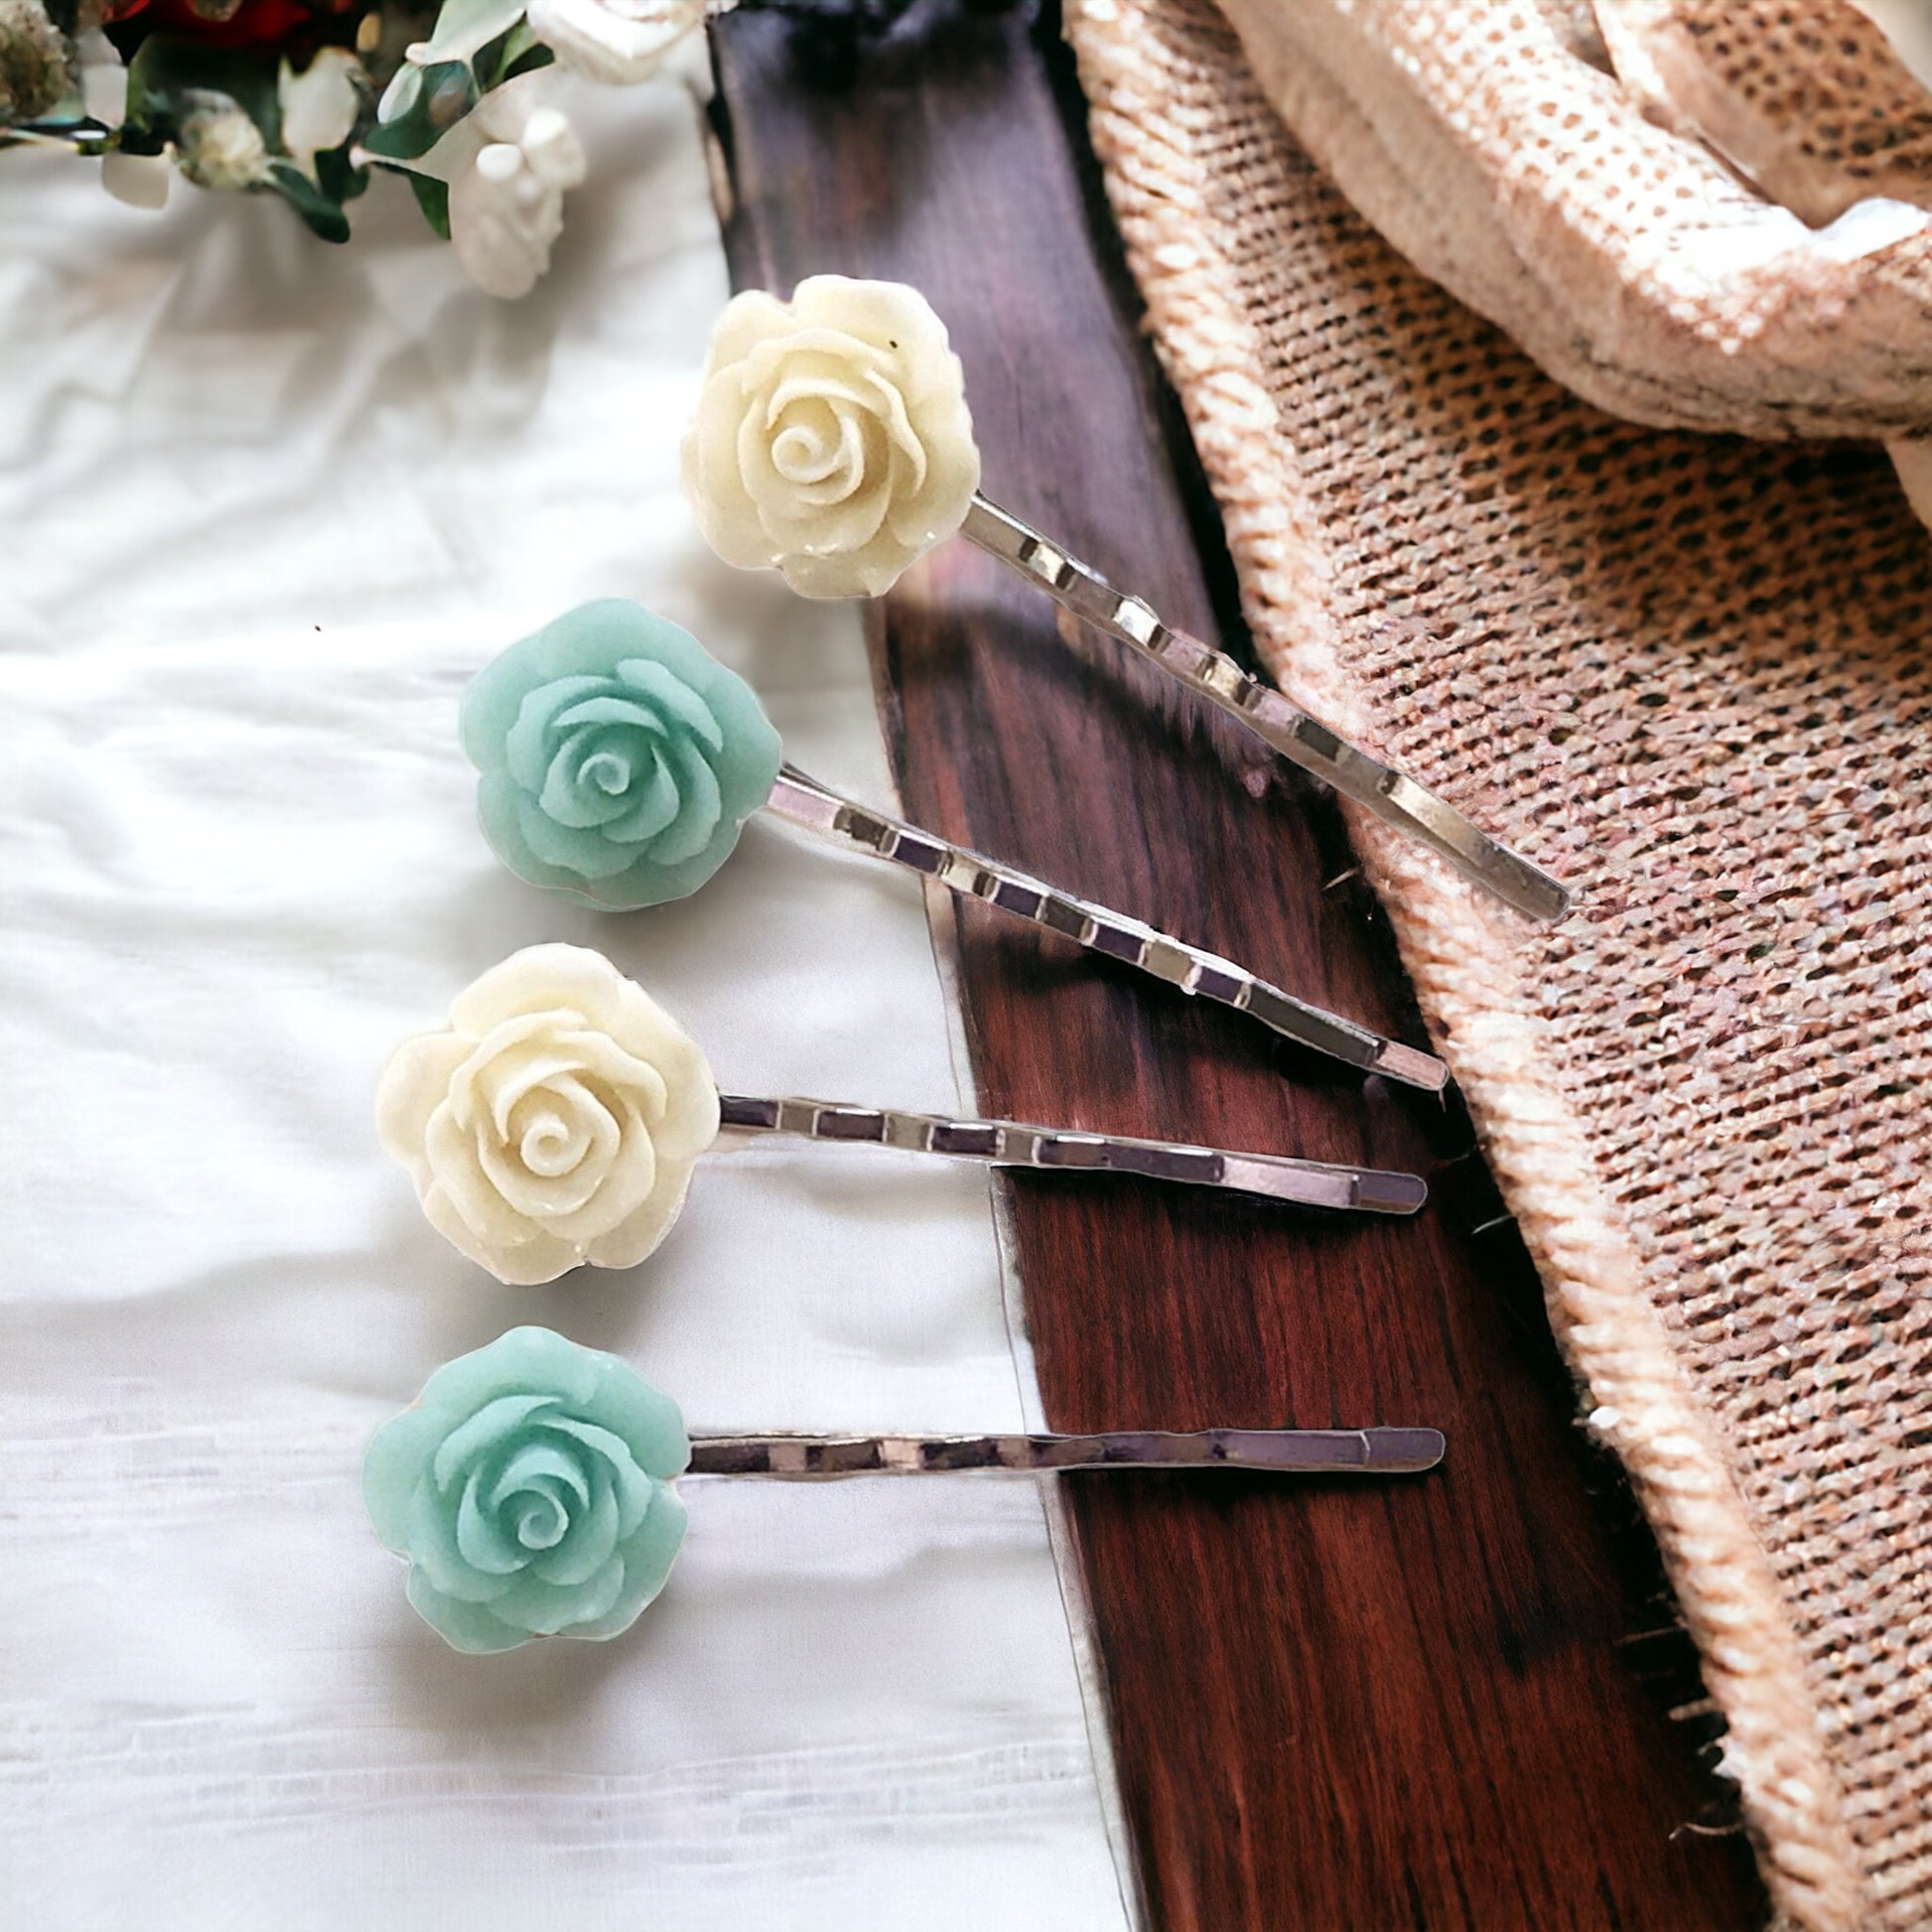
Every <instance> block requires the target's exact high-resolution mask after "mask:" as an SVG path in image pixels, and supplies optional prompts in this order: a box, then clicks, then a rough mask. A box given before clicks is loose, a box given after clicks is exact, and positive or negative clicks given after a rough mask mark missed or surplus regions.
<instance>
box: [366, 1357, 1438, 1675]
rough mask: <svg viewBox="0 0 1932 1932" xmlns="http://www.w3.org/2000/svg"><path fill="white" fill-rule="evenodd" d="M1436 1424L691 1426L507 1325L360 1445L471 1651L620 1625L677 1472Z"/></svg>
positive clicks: (1370, 1436) (1105, 1449)
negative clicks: (900, 1428) (1164, 1429)
mask: <svg viewBox="0 0 1932 1932" xmlns="http://www.w3.org/2000/svg"><path fill="white" fill-rule="evenodd" d="M1444 1447H1445V1445H1444V1441H1443V1437H1442V1435H1441V1433H1440V1432H1439V1431H1437V1430H1434V1429H1310V1430H1299V1429H1209V1430H1201V1431H1197V1432H1194V1433H1191V1434H1184V1435H1168V1434H1162V1433H1158V1432H1138V1431H1136V1432H1121V1433H1112V1434H1105V1435H1098V1436H938V1437H919V1436H789V1435H786V1436H718V1437H702V1436H701V1437H697V1438H695V1439H694V1438H692V1437H690V1436H689V1435H687V1434H686V1433H685V1427H684V1418H683V1417H682V1415H680V1414H679V1412H678V1408H677V1405H676V1403H674V1402H673V1401H672V1400H671V1399H670V1397H669V1396H667V1395H665V1394H663V1393H662V1392H661V1391H660V1390H658V1389H656V1388H653V1387H652V1386H651V1384H650V1383H648V1382H646V1381H645V1380H644V1378H643V1377H642V1376H641V1375H639V1374H638V1373H637V1371H636V1370H635V1369H634V1368H632V1367H631V1366H630V1364H629V1363H628V1362H626V1361H625V1360H623V1358H622V1357H621V1356H619V1355H611V1354H606V1353H604V1352H603V1351H602V1350H599V1349H593V1348H584V1347H580V1346H579V1345H578V1344H577V1343H576V1342H572V1341H567V1340H565V1338H564V1337H563V1336H562V1335H559V1334H555V1333H553V1332H552V1331H551V1330H550V1329H548V1328H535V1327H530V1328H512V1329H511V1330H510V1331H509V1333H507V1334H505V1335H501V1336H499V1337H498V1338H497V1339H496V1340H495V1341H493V1342H491V1343H489V1345H488V1346H487V1347H484V1348H480V1349H477V1350H476V1351H475V1352H473V1353H471V1354H468V1355H461V1356H459V1357H458V1358H457V1359H456V1360H455V1361H453V1362H447V1363H445V1364H444V1366H443V1367H441V1368H439V1369H438V1370H437V1371H436V1372H435V1374H433V1375H432V1376H431V1377H430V1378H429V1381H428V1382H427V1383H426V1384H425V1385H424V1388H423V1392H422V1394H421V1395H419V1396H418V1397H417V1399H416V1401H415V1403H414V1404H413V1406H411V1407H410V1408H408V1409H406V1410H404V1411H403V1413H402V1414H401V1415H399V1416H396V1417H394V1418H393V1419H392V1420H391V1421H389V1422H388V1423H386V1424H384V1425H383V1427H382V1428H381V1429H379V1430H378V1431H377V1432H376V1434H375V1437H374V1439H373V1440H372V1441H371V1442H370V1444H369V1447H368V1449H367V1451H366V1453H365V1455H364V1457H363V1462H362V1493H363V1498H364V1501H365V1502H366V1504H367V1506H368V1511H369V1520H370V1521H371V1523H373V1525H374V1526H375V1531H376V1534H377V1536H379V1537H380V1538H381V1540H382V1542H383V1543H384V1544H385V1545H386V1546H387V1547H388V1548H389V1549H390V1550H392V1551H393V1552H394V1553H395V1554H396V1555H397V1556H399V1557H402V1558H404V1559H405V1560H406V1561H407V1562H408V1564H409V1579H408V1583H407V1585H406V1586H405V1589H406V1593H407V1595H408V1598H409V1601H410V1603H411V1604H412V1605H413V1606H414V1608H415V1610H416V1612H417V1614H418V1615H420V1616H421V1617H422V1618H423V1620H424V1621H425V1622H426V1623H428V1624H429V1625H430V1627H431V1628H432V1629H433V1630H435V1631H436V1632H437V1634H438V1635H439V1636H441V1637H442V1638H443V1639H444V1640H445V1641H446V1642H447V1643H449V1644H450V1645H451V1646H453V1647H454V1648H455V1649H457V1650H462V1651H469V1652H471V1653H473V1654H484V1653H488V1652H492V1651H501V1650H513V1649H515V1648H516V1647H517V1646H518V1645H520V1644H525V1643H528V1642H529V1641H531V1639H532V1638H535V1637H556V1636H563V1637H577V1638H583V1639H588V1640H590V1641H593V1642H596V1641H602V1640H603V1639H606V1638H609V1637H615V1636H619V1635H621V1633H622V1632H623V1631H625V1630H627V1629H628V1628H629V1627H630V1625H631V1624H632V1623H634V1622H635V1621H636V1619H637V1617H638V1615H639V1614H640V1613H641V1612H642V1610H643V1609H644V1607H645V1605H646V1604H648V1603H649V1602H650V1601H651V1600H652V1598H654V1597H655V1596H656V1595H657V1594H658V1592H659V1591H660V1590H661V1589H662V1588H663V1587H664V1585H665V1582H666V1581H667V1580H668V1578H669V1576H670V1573H671V1566H672V1565H673V1564H674V1563H675V1562H676V1560H677V1554H678V1550H679V1547H680V1546H681V1544H682V1543H683V1540H684V1526H685V1506H684V1499H683V1498H682V1497H681V1496H680V1495H679V1494H678V1492H677V1489H676V1486H675V1485H676V1482H677V1479H678V1478H679V1477H680V1476H685V1475H691V1476H698V1475H703V1476H777V1477H780V1478H786V1479H792V1480H807V1481H810V1480H822V1479H827V1478H832V1477H839V1476H858V1475H937V1474H952V1473H957V1472H962V1471H969V1470H983V1469H1002V1470H1013V1471H1019V1472H1025V1473H1040V1474H1050V1473H1058V1472H1062V1471H1065V1470H1069V1469H1118V1468H1155V1469H1194V1470H1200V1469H1234V1470H1252V1471H1256V1472H1260V1473H1266V1474H1274V1475H1369V1476H1390V1475H1411V1474H1421V1473H1422V1472H1424V1471H1425V1470H1428V1469H1433V1468H1434V1467H1435V1466H1436V1465H1437V1463H1439V1462H1440V1461H1441V1460H1442V1458H1443V1451H1444Z"/></svg>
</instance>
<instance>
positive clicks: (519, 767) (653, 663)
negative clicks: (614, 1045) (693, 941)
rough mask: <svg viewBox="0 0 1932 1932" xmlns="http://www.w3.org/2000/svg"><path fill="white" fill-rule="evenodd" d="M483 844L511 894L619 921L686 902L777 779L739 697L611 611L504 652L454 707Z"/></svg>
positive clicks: (646, 621) (702, 660)
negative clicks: (627, 913)
mask: <svg viewBox="0 0 1932 1932" xmlns="http://www.w3.org/2000/svg"><path fill="white" fill-rule="evenodd" d="M462 733H463V749H464V751H465V752H466V753H467V754H468V755H469V758H470V761H471V763H473V764H474V765H475V766H476V767H477V769H478V770H479V771H480V772H481V773H482V774H483V775H482V778H481V781H480V782H479V785H478V789H477V802H478V807H479V809H480V811H481V812H482V815H483V834H484V836H485V837H486V838H487V839H488V841H489V844H490V847H491V849H492V850H493V851H494V852H495V854H496V856H497V857H498V858H499V859H501V860H502V862H503V863H504V865H506V866H508V867H509V869H510V871H512V872H513V873H515V874H516V876H517V877H518V878H519V879H523V880H527V881H528V882H529V883H530V884H531V885H533V886H547V887H550V888H551V889H553V890H555V891H558V892H565V893H572V894H575V895H576V896H577V897H581V898H588V899H590V900H592V901H593V902H594V903H596V904H598V905H603V906H609V907H612V908H614V909H617V910H632V909H635V908H636V907H639V906H645V905H661V904H663V903H664V902H665V901H666V900H669V899H678V898H684V897H687V896H688V895H690V894H692V893H695V892H696V891H697V890H698V888H699V887H700V886H702V885H703V884H704V883H705V881H706V880H708V879H709V878H710V877H711V875H712V874H713V873H715V872H716V871H717V870H718V868H719V867H720V866H722V865H723V864H724V863H725V861H726V860H727V859H729V858H730V857H731V855H732V848H733V847H734V846H736V845H737V843H738V835H739V832H740V830H741V829H742V828H743V826H744V823H745V821H746V819H748V818H749V817H750V816H751V815H752V813H753V812H755V811H756V810H757V809H758V808H759V806H760V805H761V804H763V803H764V801H765V799H766V798H768V797H769V796H770V793H771V787H772V784H773V782H774V781H775V780H776V778H777V776H778V765H779V761H780V756H781V755H780V752H779V747H778V734H777V732H776V731H774V730H773V729H772V726H771V721H770V720H769V719H768V718H766V717H765V715H764V710H763V707H762V706H761V705H760V704H759V701H758V698H757V696H756V695H755V694H754V692H753V690H752V688H751V686H750V685H748V684H747V683H746V682H745V680H744V679H743V678H741V677H739V676H738V675H737V674H736V673H735V672H732V671H729V670H727V669H726V668H725V666H724V665H722V664H721V663H719V662H718V660H717V659H716V658H715V657H713V656H712V655H711V653H710V652H709V651H708V650H706V649H705V647H704V646H703V645H702V644H701V643H699V642H698V640H697V639H696V638H695V637H693V636H692V635H691V633H690V632H689V631H688V630H681V629H679V628H678V626H677V625H676V624H674V623H671V622H669V621H666V620H665V619H663V618H659V617H654V616H652V614H651V613H650V612H648V611H646V610H644V609H642V608H641V607H640V606H638V605H635V604H630V603H626V602H624V601H623V600H621V599H617V598H611V599H607V600H605V601H604V602H602V603H597V604H585V605H580V606H579V607H578V608H577V609H576V610H574V611H570V612H567V613H566V614H565V615H564V616H563V617H561V618H559V619H557V621H555V622H554V623H550V624H546V625H545V626H544V628H543V629H541V630H539V631H538V632H537V633H536V634H535V635H534V636H532V637H525V638H524V639H523V641H522V642H521V643H517V644H512V645H511V646H510V648H509V649H508V650H506V651H505V652H504V653H503V654H502V655H501V656H500V657H498V658H497V659H496V660H495V662H494V663H492V664H490V665H489V666H488V667H487V668H486V669H485V670H484V671H483V673H482V674H481V675H480V676H479V677H478V678H477V679H476V680H475V681H474V682H473V683H472V684H471V686H470V688H469V690H468V691H467V692H466V693H465V695H464V700H463V721H462Z"/></svg>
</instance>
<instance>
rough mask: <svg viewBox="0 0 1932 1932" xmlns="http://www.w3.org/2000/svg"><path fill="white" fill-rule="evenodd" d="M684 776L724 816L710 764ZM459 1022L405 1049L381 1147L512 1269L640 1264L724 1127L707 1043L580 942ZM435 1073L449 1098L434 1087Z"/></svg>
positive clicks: (527, 961)
mask: <svg viewBox="0 0 1932 1932" xmlns="http://www.w3.org/2000/svg"><path fill="white" fill-rule="evenodd" d="M683 756H684V757H686V758H687V759H695V758H696V756H697V755H696V754H695V753H694V752H689V751H687V752H686V753H684V754H683ZM683 782H684V788H685V789H686V790H687V791H688V792H689V793H690V794H691V798H692V803H691V804H690V805H689V806H688V807H687V810H688V812H689V813H690V814H691V815H692V817H693V818H694V819H699V820H702V819H703V818H704V817H705V816H706V815H707V814H713V815H715V813H716V811H717V809H718V807H717V806H716V804H715V803H713V802H712V801H711V799H710V795H709V793H708V792H707V790H706V786H707V784H708V783H709V782H710V780H709V775H708V773H706V774H705V775H703V776H700V775H699V774H698V769H697V768H696V767H693V768H692V769H690V770H688V771H687V772H686V773H685V776H684V781H683ZM670 832H671V833H676V834H680V835H685V834H687V828H686V826H685V824H684V822H683V821H682V820H679V821H676V822H674V823H673V825H672V827H671V828H670ZM667 836H668V834H667ZM451 1020H452V1025H451V1027H450V1029H449V1031H448V1032H447V1033H444V1034H436V1035H425V1036H424V1038H421V1039H417V1040H411V1041H406V1042H404V1044H403V1045H402V1046H401V1047H399V1048H398V1049H397V1052H396V1055H395V1057H394V1058H393V1059H392V1061H391V1065H390V1069H389V1071H388V1072H386V1073H385V1074H384V1076H383V1082H382V1090H381V1101H380V1106H379V1117H380V1125H381V1127H382V1137H383V1144H384V1146H385V1147H386V1148H387V1149H388V1150H389V1152H390V1153H391V1154H392V1155H393V1156H395V1158H396V1159H397V1160H399V1161H400V1162H401V1163H402V1165H403V1166H404V1167H405V1168H406V1169H407V1170H408V1172H409V1174H410V1177H411V1179H412V1180H413V1181H414V1182H415V1185H416V1191H417V1194H418V1197H419V1199H420V1200H421V1202H422V1206H423V1211H424V1213H425V1214H426V1215H427V1216H428V1218H429V1220H430V1223H431V1225H432V1226H433V1227H435V1228H436V1229H437V1230H438V1231H439V1232H440V1233H442V1234H443V1235H444V1236H445V1237H446V1238H447V1239H448V1240H450V1241H451V1242H452V1243H453V1244H454V1245H455V1246H456V1247H458V1248H459V1249H461V1250H462V1252H463V1253H465V1254H466V1255H469V1256H471V1257H472V1258H473V1259H475V1260H477V1261H480V1262H481V1263H482V1264H483V1266H484V1267H485V1268H487V1269H488V1270H489V1271H490V1273H491V1274H493V1275H495V1276H496V1278H497V1279H498V1280H499V1281H504V1282H516V1283H537V1282H545V1281H553V1280H555V1279H556V1277H557V1276H559V1275H561V1274H564V1273H566V1272H567V1271H568V1270H569V1269H571V1268H573V1267H575V1266H577V1265H578V1264H580V1263H582V1262H585V1261H590V1262H592V1263H593V1264H594V1265H597V1266H602V1267H629V1266H633V1265H634V1264H635V1263H636V1262H638V1261H641V1260H642V1259H643V1258H644V1257H645V1256H646V1255H648V1254H649V1253H650V1252H651V1250H652V1249H654V1248H655V1247H656V1246H657V1244H658V1243H659V1242H660V1241H661V1240H662V1239H663V1238H664V1235H665V1234H666V1232H667V1231H668V1230H669V1228H670V1225H671V1223H672V1221H673V1220H674V1219H675V1218H676V1216H677V1212H678V1209H679V1207H680V1206H681V1205H682V1203H683V1200H684V1196H685V1191H686V1189H687V1187H688V1186H689V1184H690V1177H691V1169H692V1165H693V1163H694V1162H695V1161H696V1159H697V1157H698V1156H699V1155H700V1154H701V1153H702V1152H703V1151H704V1150H705V1148H707V1147H708V1146H710V1144H711V1143H712V1141H713V1140H714V1139H716V1137H717V1132H718V1091H717V1087H716V1085H715V1083H714V1082H713V1080H712V1077H711V1069H710V1067H709V1066H708V1065H707V1064H706V1062H705V1058H704V1055H703V1054H702V1053H701V1052H700V1051H699V1049H698V1046H697V1044H696V1042H695V1041H694V1040H692V1039H691V1038H690V1036H689V1035H686V1034H685V1033H684V1032H683V1031H682V1030H681V1029H680V1028H679V1027H678V1026H677V1024H676V1023H675V1022H674V1021H673V1020H672V1019H671V1018H670V1016H669V1015H668V1014H666V1013H665V1012H664V1010H663V1009H662V1008H661V1007H659V1006H658V1005H657V1003H656V1002H655V1001H654V1000H652V999H651V998H650V996H649V995H648V994H646V993H645V992H644V990H643V989H642V988H641V987H639V986H637V985H635V984H634V983H633V982H631V981H629V980H626V979H625V978H624V977H623V976H622V975H621V973H619V972H618V970H617V968H616V967H615V966H613V965H612V964H611V963H610V961H609V960H607V959H605V958H603V957H602V956H601V955H600V954H597V953H593V952H588V951H585V950H583V949H581V948H578V947H575V946H533V947H530V948H529V949H528V950H527V951H525V952H522V953H518V954H516V955H514V956H513V957H512V958H510V959H508V960H505V961H504V962H503V963H502V964H501V965H500V966H496V967H493V968H491V969H490V971H489V972H487V973H485V974H483V977H482V978H481V979H479V980H478V981H477V982H476V984H475V985H473V986H472V987H470V988H469V989H468V991H466V992H465V993H463V994H461V995H459V997H458V998H457V1000H456V1001H455V1002H454V1004H453V1005H452V1008H451ZM466 1021H467V1022H469V1023H470V1025H469V1026H466V1025H465V1024H464V1023H465V1022H466ZM472 1028H481V1032H473V1031H472V1030H471V1029H472ZM425 1041H428V1042H433V1043H431V1044H426V1043H425ZM438 1075H440V1076H441V1078H442V1081H443V1090H442V1093H441V1095H440V1097H437V1096H434V1095H433V1094H431V1093H430V1092H429V1091H428V1090H427V1089H428V1085H429V1083H430V1082H431V1081H432V1079H433V1078H434V1077H436V1076H438Z"/></svg>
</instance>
